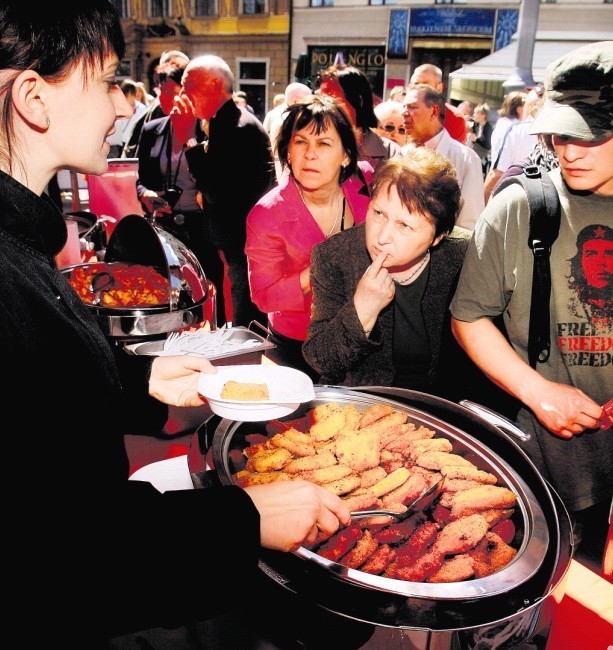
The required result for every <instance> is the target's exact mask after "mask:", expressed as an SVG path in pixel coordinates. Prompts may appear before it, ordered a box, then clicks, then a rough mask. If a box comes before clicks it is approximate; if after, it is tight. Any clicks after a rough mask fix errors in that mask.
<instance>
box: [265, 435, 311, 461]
mask: <svg viewBox="0 0 613 650" xmlns="http://www.w3.org/2000/svg"><path fill="white" fill-rule="evenodd" d="M270 444H271V445H272V446H273V447H283V449H287V451H289V452H290V453H291V454H292V455H293V456H315V453H316V452H315V447H313V443H312V442H311V441H310V440H309V442H308V443H305V442H300V441H298V440H296V439H295V438H292V437H290V436H288V435H287V432H286V433H277V434H276V435H274V436H273V437H272V438H271V439H270Z"/></svg>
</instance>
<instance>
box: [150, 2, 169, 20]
mask: <svg viewBox="0 0 613 650" xmlns="http://www.w3.org/2000/svg"><path fill="white" fill-rule="evenodd" d="M150 2H151V10H150V12H149V16H150V17H151V18H168V17H169V16H170V0H150Z"/></svg>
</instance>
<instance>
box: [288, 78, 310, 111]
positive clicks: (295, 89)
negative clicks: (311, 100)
mask: <svg viewBox="0 0 613 650" xmlns="http://www.w3.org/2000/svg"><path fill="white" fill-rule="evenodd" d="M311 94H313V91H312V90H311V89H310V88H309V87H308V86H307V85H306V84H301V83H298V82H295V83H291V84H289V86H287V88H286V89H285V103H286V104H287V105H288V106H293V105H294V104H297V103H298V102H301V101H302V100H303V99H304V98H305V97H307V96H308V95H311Z"/></svg>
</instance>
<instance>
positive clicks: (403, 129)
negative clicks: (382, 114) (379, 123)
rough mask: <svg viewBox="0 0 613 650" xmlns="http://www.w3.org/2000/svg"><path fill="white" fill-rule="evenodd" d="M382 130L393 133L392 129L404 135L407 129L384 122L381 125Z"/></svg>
mask: <svg viewBox="0 0 613 650" xmlns="http://www.w3.org/2000/svg"><path fill="white" fill-rule="evenodd" d="M383 129H384V131H387V132H388V133H393V132H394V131H398V133H400V135H404V134H405V133H406V132H407V131H406V129H405V128H404V126H393V125H392V124H386V125H385V126H384V127H383Z"/></svg>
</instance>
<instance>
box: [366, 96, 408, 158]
mask: <svg viewBox="0 0 613 650" xmlns="http://www.w3.org/2000/svg"><path fill="white" fill-rule="evenodd" d="M374 110H375V115H376V116H377V120H378V121H379V123H378V125H377V126H376V128H375V130H376V131H377V133H378V134H379V135H380V136H382V137H384V138H388V139H389V140H392V142H395V143H396V144H397V145H398V146H399V147H400V150H401V152H402V154H403V155H404V154H405V153H406V152H407V150H408V147H407V145H410V140H409V136H408V135H407V131H406V129H405V128H404V118H403V117H402V111H403V107H402V104H401V103H400V102H396V101H391V100H390V101H389V102H381V103H380V104H377V106H375V109H374Z"/></svg>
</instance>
